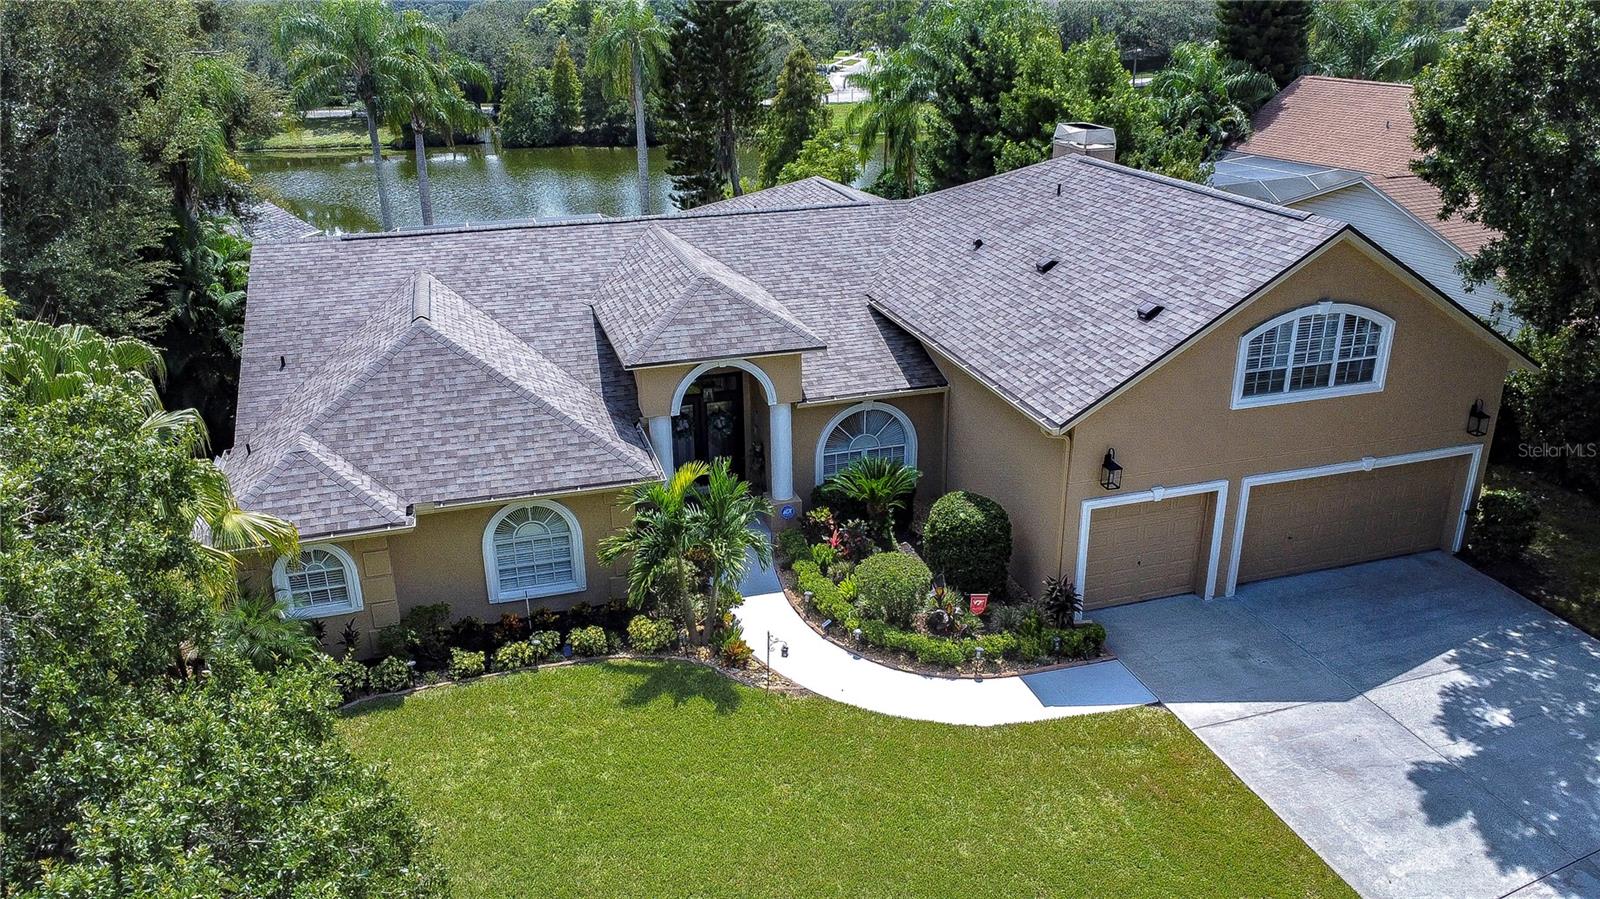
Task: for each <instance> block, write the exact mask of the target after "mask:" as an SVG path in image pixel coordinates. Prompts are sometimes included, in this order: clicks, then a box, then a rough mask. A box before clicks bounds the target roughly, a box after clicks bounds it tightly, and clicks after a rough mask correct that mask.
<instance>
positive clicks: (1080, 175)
mask: <svg viewBox="0 0 1600 899" xmlns="http://www.w3.org/2000/svg"><path fill="white" fill-rule="evenodd" d="M797 183H799V182H797ZM785 187H790V188H793V187H794V186H793V185H786V186H785ZM816 187H818V185H815V184H813V185H809V186H803V187H802V188H800V190H803V191H806V190H811V189H813V188H816ZM835 187H837V185H835V186H833V187H829V186H827V185H826V184H824V185H821V188H822V189H825V190H828V191H834V188H835ZM775 190H777V189H775ZM834 192H836V191H834ZM762 193H767V192H762ZM760 196H761V194H752V195H749V197H746V198H740V199H741V200H746V201H748V203H759V202H764V201H758V200H755V199H752V198H759V197H760ZM780 199H782V202H781V203H779V204H777V207H778V208H773V209H753V210H750V209H746V210H745V211H740V210H734V211H728V210H727V208H726V207H725V208H724V209H721V210H718V209H710V208H703V209H702V210H698V211H697V212H698V214H695V215H682V216H668V217H656V218H646V219H610V220H603V221H593V222H589V221H585V222H565V223H544V224H540V223H522V224H517V225H506V226H495V227H478V228H454V229H435V230H432V231H422V232H401V233H393V234H386V235H371V236H347V237H344V238H313V239H306V240H294V241H274V242H268V243H264V244H262V245H260V246H259V247H258V248H257V249H256V250H255V254H254V259H253V261H252V265H251V274H250V304H249V308H248V311H247V313H246V315H247V319H246V333H245V344H244V352H243V359H242V374H241V380H240V391H239V411H238V426H237V430H236V439H235V447H236V449H235V450H234V451H233V453H232V455H231V457H230V458H228V459H227V460H226V461H225V465H226V467H227V470H228V473H229V476H230V477H231V478H232V479H233V481H234V484H235V487H236V490H238V491H239V493H240V495H241V496H244V497H247V498H248V499H249V500H250V502H252V503H257V504H258V505H256V506H253V507H256V508H265V509H266V510H267V511H275V512H278V513H279V514H282V515H285V516H286V517H289V518H291V519H292V520H295V521H296V522H297V523H299V524H300V525H301V527H302V529H303V531H304V532H305V534H306V536H308V537H315V536H320V535H327V534H332V533H337V532H342V531H349V530H357V529H364V528H370V527H376V526H390V525H393V524H395V523H398V522H405V521H409V520H410V519H409V518H407V507H409V506H410V505H411V504H413V503H424V502H437V503H445V502H461V501H469V500H479V499H487V498H490V497H509V496H514V495H526V494H530V493H546V492H560V491H570V490H576V489H583V488H588V487H601V486H609V485H615V484H621V483H629V482H635V481H638V480H643V479H646V478H650V477H655V476H658V475H659V472H658V469H657V468H656V466H655V463H654V461H653V460H652V459H651V457H650V455H649V453H648V451H647V449H646V444H645V441H644V439H643V436H642V434H641V433H640V431H639V427H638V421H639V415H640V413H639V407H638V400H637V396H636V393H635V388H634V383H633V376H632V375H631V373H630V372H628V371H627V369H626V367H625V365H637V364H649V363H652V362H663V361H677V359H678V358H680V357H681V356H682V354H683V353H685V352H687V351H690V350H693V351H695V352H696V353H697V355H698V356H700V357H711V358H715V357H720V356H732V355H741V354H751V353H756V352H773V351H778V349H779V348H781V349H783V350H796V349H803V348H805V347H821V348H819V349H806V350H805V352H804V366H803V371H802V387H803V391H804V396H805V399H807V400H808V401H814V402H815V401H823V400H830V399H844V398H849V397H855V396H865V395H873V394H883V393H892V392H897V391H903V390H910V389H918V388H926V387H935V386H939V385H942V384H943V383H944V378H943V376H942V375H941V373H940V372H939V370H938V368H937V367H936V366H935V365H934V364H933V362H932V360H931V359H930V358H929V356H928V354H927V352H926V351H925V350H924V348H923V346H922V343H921V342H919V338H921V340H926V341H927V342H928V343H929V344H931V345H933V346H935V347H937V348H938V349H939V350H940V351H941V352H944V353H947V354H949V355H950V356H951V357H953V358H954V359H956V360H957V361H958V362H960V363H961V364H962V365H963V366H965V367H966V368H967V369H968V370H970V371H971V372H973V373H974V374H975V375H977V376H978V377H979V378H981V379H983V380H984V381H985V382H987V383H988V384H989V385H990V386H991V387H992V388H993V389H995V390H996V391H997V392H999V393H1000V394H1002V395H1003V396H1006V397H1008V398H1010V399H1011V400H1012V401H1013V402H1014V403H1016V404H1017V405H1018V406H1019V407H1020V408H1022V409H1023V410H1024V411H1026V412H1027V413H1028V414H1029V415H1031V416H1033V417H1034V418H1036V419H1037V420H1038V421H1039V422H1040V423H1041V424H1044V425H1046V426H1059V425H1062V424H1064V423H1065V422H1067V421H1069V420H1070V419H1071V418H1072V417H1073V416H1075V415H1077V414H1079V413H1081V412H1082V411H1083V410H1085V409H1087V408H1088V407H1089V406H1090V405H1092V404H1093V403H1094V402H1095V401H1096V400H1097V399H1099V398H1101V397H1103V396H1105V395H1106V394H1107V393H1109V392H1110V391H1111V390H1114V389H1115V388H1116V387H1117V386H1118V385H1120V384H1122V383H1123V382H1125V381H1127V380H1128V379H1129V378H1131V377H1133V376H1135V375H1136V374H1138V373H1139V372H1140V371H1141V370H1142V369H1143V368H1144V367H1145V366H1147V365H1149V364H1150V363H1151V362H1153V361H1154V360H1156V359H1158V358H1159V357H1160V356H1161V355H1163V354H1164V353H1167V352H1169V351H1171V350H1172V349H1173V348H1174V347H1176V346H1177V345H1178V344H1179V343H1181V342H1182V341H1183V340H1184V339H1186V338H1187V337H1189V336H1190V335H1192V334H1194V333H1195V332H1196V331H1198V330H1200V329H1201V328H1203V327H1204V326H1205V325H1206V324H1207V323H1209V322H1211V321H1212V320H1214V319H1215V318H1216V317H1217V316H1218V315H1220V314H1221V313H1222V312H1224V311H1226V310H1227V309H1228V308H1230V307H1231V306H1233V305H1234V304H1236V303H1238V302H1240V301H1241V300H1243V299H1244V298H1246V297H1248V296H1249V295H1250V294H1251V293H1253V292H1254V291H1255V290H1257V289H1258V288H1259V287H1261V286H1262V285H1264V284H1265V283H1267V282H1268V281H1270V280H1271V279H1272V278H1273V277H1275V276H1276V275H1278V274H1279V273H1281V272H1282V271H1284V270H1285V269H1287V268H1289V267H1290V266H1292V265H1293V264H1294V263H1295V262H1296V261H1298V260H1299V259H1300V258H1302V257H1303V256H1305V255H1306V254H1307V253H1309V252H1310V251H1312V250H1313V249H1315V248H1316V247H1318V246H1320V245H1321V244H1322V243H1324V242H1326V241H1327V240H1329V239H1331V238H1332V237H1333V236H1334V235H1335V234H1336V233H1337V232H1338V231H1339V229H1340V227H1341V226H1340V224H1339V223H1336V222H1331V221H1328V220H1326V219H1321V218H1318V217H1315V216H1307V215H1305V214H1303V213H1298V212H1293V211H1290V210H1284V209H1281V208H1278V207H1274V206H1270V205H1268V204H1265V203H1260V202H1255V201H1251V200H1248V199H1245V198H1241V197H1236V196H1231V195H1228V194H1224V193H1222V192H1220V191H1215V190H1211V189H1209V188H1203V187H1198V186H1195V185H1191V184H1187V183H1185V182H1174V181H1171V180H1169V179H1164V178H1160V177H1157V176H1151V175H1147V174H1144V173H1139V172H1134V171H1132V170H1129V169H1124V168H1122V167H1119V166H1115V165H1111V164H1108V163H1102V162H1098V161H1095V160H1090V159H1087V158H1085V157H1076V156H1067V157H1062V158H1061V159H1057V160H1052V161H1049V162H1044V163H1040V164H1038V165H1034V166H1029V167H1027V168H1024V169H1018V170H1016V171H1013V172H1008V173H1006V174H1004V175H1000V176H996V177H994V178H990V179H986V180H984V181H980V182H975V183H972V184H968V185H964V186H962V187H958V188H953V189H950V190H946V191H941V192H939V193H936V194H932V195H929V196H926V197H920V198H918V199H915V200H909V201H896V202H888V201H880V202H865V201H861V202H857V201H854V200H848V199H847V200H844V201H842V202H839V203H830V204H827V205H821V206H817V205H812V206H810V207H809V208H793V206H792V205H791V203H792V201H793V200H795V199H796V197H794V196H792V195H791V196H789V197H788V198H781V197H780ZM714 205H720V204H714ZM978 238H981V239H982V240H983V241H984V244H983V247H982V248H981V249H974V248H973V245H972V242H973V240H974V239H978ZM1043 257H1053V258H1055V259H1057V260H1058V265H1057V266H1056V267H1055V268H1053V269H1052V270H1051V271H1050V272H1049V273H1047V274H1040V273H1038V272H1037V271H1036V270H1035V268H1034V263H1035V261H1036V260H1038V259H1040V258H1043ZM446 285H448V286H446ZM1147 300H1153V301H1156V302H1160V303H1162V304H1164V305H1165V306H1166V311H1165V312H1163V313H1162V314H1161V315H1160V316H1159V317H1157V318H1156V319H1155V320H1154V321H1151V322H1141V321H1139V320H1138V319H1137V317H1136V316H1135V314H1134V311H1135V309H1136V308H1137V307H1138V305H1139V304H1140V303H1142V302H1145V301H1147ZM908 329H909V330H910V331H912V332H915V333H916V335H918V336H917V337H913V336H912V334H911V333H908Z"/></svg>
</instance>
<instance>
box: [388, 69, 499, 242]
mask: <svg viewBox="0 0 1600 899" xmlns="http://www.w3.org/2000/svg"><path fill="white" fill-rule="evenodd" d="M462 84H472V85H476V86H477V87H480V88H482V89H483V90H484V91H488V90H490V89H491V87H492V85H493V79H491V78H490V77H489V72H488V70H487V69H485V68H484V67H483V66H480V65H478V64H477V63H475V62H472V61H471V60H468V59H465V58H463V57H461V56H460V55H458V54H455V53H451V52H450V51H448V50H441V51H439V52H438V53H437V55H429V54H427V53H418V54H415V70H414V71H413V72H411V73H410V74H409V75H408V77H407V80H406V81H405V83H404V84H401V85H399V86H398V88H397V89H395V90H394V91H392V92H390V94H389V96H388V97H386V98H385V99H384V113H385V119H386V120H387V122H388V125H389V127H390V128H392V129H394V130H395V131H402V130H404V129H405V128H408V127H409V128H410V129H411V142H412V148H413V151H414V152H415V153H416V158H417V194H418V197H419V199H420V201H421V203H422V224H424V225H432V224H433V192H432V190H431V188H430V187H429V186H428V150H427V142H426V140H425V139H424V134H425V133H426V132H427V131H429V130H430V129H431V130H434V131H440V132H443V133H444V135H445V137H446V139H447V140H450V141H452V142H453V141H454V140H455V133H456V132H457V131H468V130H474V129H478V128H483V127H485V126H486V125H488V124H489V120H488V119H487V118H485V117H484V115H483V112H482V111H481V110H479V109H478V104H476V103H474V102H472V101H471V100H469V99H468V98H467V96H466V94H464V93H462V91H461V85H462Z"/></svg>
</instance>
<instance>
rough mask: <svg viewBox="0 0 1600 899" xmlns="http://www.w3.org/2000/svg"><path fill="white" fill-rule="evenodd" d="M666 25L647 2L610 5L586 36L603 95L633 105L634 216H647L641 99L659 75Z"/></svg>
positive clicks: (646, 154)
mask: <svg viewBox="0 0 1600 899" xmlns="http://www.w3.org/2000/svg"><path fill="white" fill-rule="evenodd" d="M666 52H667V26H666V25H665V24H664V23H663V22H662V21H661V20H660V19H659V18H657V17H656V12H655V9H654V8H652V7H651V5H650V0H610V2H608V3H606V4H605V6H603V7H602V8H601V10H600V13H599V15H598V16H596V17H595V21H594V26H593V27H592V28H591V29H590V31H589V63H588V64H589V65H593V66H596V67H597V69H596V71H598V72H599V73H600V75H601V77H602V78H603V79H604V82H603V83H604V84H605V87H606V93H607V95H608V96H612V97H616V96H621V95H622V94H623V93H625V92H626V93H627V95H628V99H629V101H630V102H631V103H632V104H633V146H634V152H635V153H636V154H637V157H638V163H639V211H640V212H642V213H649V211H650V148H649V146H648V145H647V144H646V142H645V131H644V95H645V91H646V90H647V88H648V87H649V85H650V84H652V83H654V82H655V80H656V78H657V76H658V75H659V74H660V72H661V58H662V57H663V56H665V55H666Z"/></svg>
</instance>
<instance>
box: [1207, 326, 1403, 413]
mask: <svg viewBox="0 0 1600 899" xmlns="http://www.w3.org/2000/svg"><path fill="white" fill-rule="evenodd" d="M1336 312H1340V313H1348V314H1351V315H1359V316H1361V317H1362V318H1369V319H1371V320H1373V321H1375V322H1377V323H1378V324H1379V325H1382V326H1383V333H1382V334H1381V335H1379V338H1378V356H1377V359H1376V360H1375V362H1374V363H1373V369H1372V380H1370V381H1364V382H1362V383H1360V384H1340V385H1338V386H1330V387H1319V388H1317V389H1314V390H1285V391H1283V392H1281V393H1272V394H1266V395H1263V396H1249V397H1247V396H1245V395H1244V375H1245V362H1246V361H1247V360H1248V358H1249V350H1250V341H1252V340H1254V339H1255V338H1257V337H1259V336H1261V335H1262V334H1263V333H1265V332H1267V331H1270V330H1272V329H1273V328H1276V327H1277V326H1279V325H1281V324H1284V323H1285V322H1291V321H1296V320H1298V319H1300V318H1302V317H1304V316H1307V315H1332V314H1333V313H1336ZM1393 345H1394V319H1392V318H1390V317H1389V316H1387V315H1384V314H1383V313H1382V312H1379V311H1377V310H1376V309H1369V308H1367V307H1366V306H1357V305H1355V304H1354V303H1335V302H1332V301H1330V300H1324V301H1322V302H1320V303H1313V304H1312V305H1310V306H1301V307H1300V308H1298V309H1291V310H1289V311H1288V312H1285V313H1283V314H1282V315H1279V316H1277V317H1275V318H1272V319H1270V320H1268V321H1265V322H1262V323H1261V324H1259V325H1257V326H1255V327H1254V328H1252V329H1250V330H1249V331H1247V332H1246V333H1245V335H1244V336H1243V337H1241V338H1239V352H1238V355H1237V357H1236V359H1235V360H1234V366H1233V401H1232V405H1231V406H1230V408H1233V409H1253V408H1256V407H1258V406H1277V405H1282V404H1283V403H1303V402H1307V401H1310V400H1324V399H1330V398H1332V397H1338V396H1357V395H1360V394H1363V393H1379V392H1381V391H1382V390H1383V382H1384V379H1385V378H1387V377H1388V374H1389V348H1390V347H1391V346H1393ZM1290 352H1291V353H1292V352H1293V344H1291V345H1290ZM1338 363H1339V359H1338V347H1337V345H1335V348H1334V360H1333V364H1334V366H1335V367H1337V365H1338Z"/></svg>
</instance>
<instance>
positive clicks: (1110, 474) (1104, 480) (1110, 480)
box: [1100, 449, 1122, 490]
mask: <svg viewBox="0 0 1600 899" xmlns="http://www.w3.org/2000/svg"><path fill="white" fill-rule="evenodd" d="M1100 486H1102V487H1104V488H1106V489H1107V490H1121V489H1122V466H1121V465H1118V464H1117V451H1116V450H1115V449H1108V450H1106V458H1105V461H1104V462H1101V463H1100Z"/></svg>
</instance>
